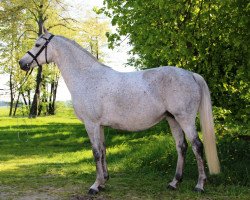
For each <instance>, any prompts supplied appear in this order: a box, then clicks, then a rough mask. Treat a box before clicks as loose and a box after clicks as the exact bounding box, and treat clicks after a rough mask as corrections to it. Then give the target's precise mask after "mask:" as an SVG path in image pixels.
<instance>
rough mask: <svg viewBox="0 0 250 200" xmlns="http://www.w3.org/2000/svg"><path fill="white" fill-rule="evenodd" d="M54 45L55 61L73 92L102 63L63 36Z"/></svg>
mask: <svg viewBox="0 0 250 200" xmlns="http://www.w3.org/2000/svg"><path fill="white" fill-rule="evenodd" d="M53 46H54V49H53V50H54V51H55V53H54V59H53V61H54V62H55V63H56V65H57V66H58V68H59V69H60V71H61V74H62V76H63V78H64V81H65V82H66V85H67V87H68V89H69V90H70V92H71V93H72V92H74V90H76V89H77V88H76V87H77V84H79V82H82V83H83V81H84V80H85V79H86V77H85V76H87V74H88V73H87V72H89V71H93V73H94V70H96V66H97V65H100V63H98V61H97V60H95V59H93V57H91V56H90V55H89V54H88V53H87V52H85V51H83V50H81V49H79V48H77V47H75V46H74V45H73V44H70V43H69V42H68V41H64V40H63V39H61V38H58V39H57V42H56V43H55V44H54V45H53Z"/></svg>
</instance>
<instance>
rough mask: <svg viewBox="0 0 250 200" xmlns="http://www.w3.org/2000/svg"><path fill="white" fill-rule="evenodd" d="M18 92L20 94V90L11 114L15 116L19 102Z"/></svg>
mask: <svg viewBox="0 0 250 200" xmlns="http://www.w3.org/2000/svg"><path fill="white" fill-rule="evenodd" d="M20 94H21V92H20V91H19V93H18V96H17V100H16V105H15V110H14V113H13V116H16V111H17V107H18V103H19V98H20Z"/></svg>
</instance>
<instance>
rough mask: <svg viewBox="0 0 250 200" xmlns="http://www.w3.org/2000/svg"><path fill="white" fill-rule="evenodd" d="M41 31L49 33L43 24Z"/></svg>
mask: <svg viewBox="0 0 250 200" xmlns="http://www.w3.org/2000/svg"><path fill="white" fill-rule="evenodd" d="M43 32H44V33H45V34H47V33H49V32H48V31H47V29H46V28H45V27H44V25H43Z"/></svg>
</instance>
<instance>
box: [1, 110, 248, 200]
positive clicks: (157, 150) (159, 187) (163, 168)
mask: <svg viewBox="0 0 250 200" xmlns="http://www.w3.org/2000/svg"><path fill="white" fill-rule="evenodd" d="M7 113H8V111H7V110H6V108H1V109H0V199H3V200H5V199H92V197H90V196H88V195H87V191H88V188H89V186H90V185H91V184H92V183H93V181H94V180H95V164H94V159H93V157H92V152H91V146H90V142H89V139H88V138H87V133H86V131H85V129H84V126H83V125H82V124H81V123H80V121H79V120H78V119H76V117H75V116H74V114H73V111H72V109H71V108H61V109H59V113H58V114H57V115H56V116H48V117H39V118H37V119H28V118H23V117H18V118H9V117H8V116H7ZM105 133H106V134H105V137H106V146H107V157H108V166H109V172H110V180H109V181H108V182H107V185H106V188H105V191H102V192H100V194H98V195H97V196H96V197H94V199H225V200H226V199H250V182H249V173H250V172H249V170H250V144H249V140H248V137H247V138H246V137H236V136H235V135H234V134H232V133H231V132H230V131H228V133H227V134H223V135H221V136H219V141H218V149H219V157H220V160H221V166H222V173H221V174H220V175H218V176H208V182H207V184H206V187H205V190H206V191H205V193H204V194H197V193H195V192H193V188H194V186H195V184H196V181H197V167H196V161H195V159H194V156H193V154H192V151H191V148H190V145H189V151H188V155H187V159H186V166H185V171H184V180H183V182H182V183H181V185H180V187H179V189H178V190H177V191H169V190H168V189H167V188H166V185H167V183H168V182H169V181H171V179H172V178H173V175H174V171H175V165H176V150H175V145H174V141H173V139H172V137H171V134H170V133H169V131H168V126H167V125H166V124H165V123H164V122H162V123H160V124H158V125H157V126H155V127H153V128H151V129H150V130H147V131H143V132H139V133H129V132H124V131H117V130H113V129H110V128H106V130H105Z"/></svg>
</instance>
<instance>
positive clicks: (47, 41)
mask: <svg viewBox="0 0 250 200" xmlns="http://www.w3.org/2000/svg"><path fill="white" fill-rule="evenodd" d="M53 37H54V35H52V34H51V35H50V36H49V38H45V37H43V36H42V37H41V38H43V39H45V40H46V42H45V43H44V45H43V46H42V48H41V49H40V50H39V51H38V52H37V54H36V55H33V54H32V53H31V52H30V51H27V53H28V54H29V55H30V56H31V57H32V58H33V60H32V61H31V62H30V63H29V64H28V65H31V63H32V62H33V61H36V64H37V65H38V66H39V67H41V65H40V64H39V63H38V61H37V57H38V56H39V55H40V54H41V53H42V51H43V50H44V49H45V59H46V63H47V64H49V63H48V60H47V46H48V44H49V42H50V40H51V39H52V38H53Z"/></svg>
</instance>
